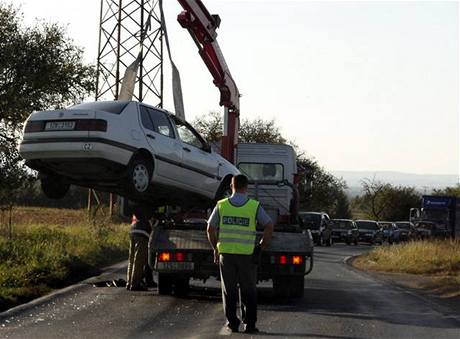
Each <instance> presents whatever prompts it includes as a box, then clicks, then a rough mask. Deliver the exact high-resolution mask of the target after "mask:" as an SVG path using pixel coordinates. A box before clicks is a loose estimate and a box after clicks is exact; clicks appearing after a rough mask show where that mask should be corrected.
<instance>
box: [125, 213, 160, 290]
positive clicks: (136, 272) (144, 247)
mask: <svg viewBox="0 0 460 339" xmlns="http://www.w3.org/2000/svg"><path fill="white" fill-rule="evenodd" d="M151 217H152V213H151V212H150V208H149V206H147V205H144V204H141V205H137V206H136V207H134V213H133V216H132V220H131V230H130V245H129V263H128V273H127V279H126V289H128V290H130V291H145V290H147V288H146V287H147V286H152V287H154V286H155V285H156V283H155V282H154V281H153V275H152V270H151V269H150V268H149V267H148V242H149V237H150V233H151V232H152V225H151V224H150V221H149V219H150V218H151ZM143 279H145V280H146V284H143Z"/></svg>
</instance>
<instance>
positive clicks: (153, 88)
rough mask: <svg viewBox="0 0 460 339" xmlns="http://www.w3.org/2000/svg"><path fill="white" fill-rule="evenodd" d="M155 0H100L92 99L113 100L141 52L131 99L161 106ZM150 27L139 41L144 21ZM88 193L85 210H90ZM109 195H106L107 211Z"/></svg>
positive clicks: (159, 34) (159, 39) (158, 16)
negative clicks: (129, 68)
mask: <svg viewBox="0 0 460 339" xmlns="http://www.w3.org/2000/svg"><path fill="white" fill-rule="evenodd" d="M159 2H160V1H159V0H150V1H149V0H101V7H100V25H99V47H98V55H97V79H96V101H98V100H117V99H118V95H119V94H120V88H121V82H122V79H123V74H124V72H125V70H126V68H127V67H128V66H129V65H130V64H131V63H132V62H133V61H134V60H135V59H136V58H137V57H138V55H139V53H140V51H141V53H142V54H141V59H140V64H139V72H138V74H137V78H136V86H135V90H134V95H133V99H134V100H137V101H140V102H142V101H144V100H146V101H148V103H149V104H151V105H154V106H157V107H163V34H164V33H163V26H162V22H161V12H160V5H159ZM150 15H151V18H150V20H151V21H150V30H149V31H148V33H147V34H146V36H145V39H144V40H143V46H142V48H141V46H140V42H141V36H142V35H143V33H144V29H145V26H146V22H147V20H148V18H149V16H150ZM92 195H93V194H91V192H90V193H89V194H88V209H89V210H90V209H91V200H92V199H91V196H92ZM112 207H113V196H112V194H110V213H111V211H112Z"/></svg>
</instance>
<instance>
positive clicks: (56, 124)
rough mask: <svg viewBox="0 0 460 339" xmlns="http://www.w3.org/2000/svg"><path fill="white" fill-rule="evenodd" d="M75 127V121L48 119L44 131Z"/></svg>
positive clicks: (65, 129)
mask: <svg viewBox="0 0 460 339" xmlns="http://www.w3.org/2000/svg"><path fill="white" fill-rule="evenodd" d="M74 128H75V121H50V122H47V123H46V125H45V131H71V130H73V129H74Z"/></svg>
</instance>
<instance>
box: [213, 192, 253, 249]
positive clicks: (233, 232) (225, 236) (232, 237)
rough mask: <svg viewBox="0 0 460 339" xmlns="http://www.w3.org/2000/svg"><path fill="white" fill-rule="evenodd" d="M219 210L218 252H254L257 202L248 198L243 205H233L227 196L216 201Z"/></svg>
mask: <svg viewBox="0 0 460 339" xmlns="http://www.w3.org/2000/svg"><path fill="white" fill-rule="evenodd" d="M217 208H218V211H219V239H218V242H217V250H218V251H219V253H228V254H247V255H250V254H252V253H253V252H254V245H255V241H256V224H257V220H256V218H257V210H258V208H259V202H258V201H256V200H253V199H249V200H248V201H247V202H246V203H245V204H244V205H243V206H239V207H236V206H233V205H232V203H231V202H230V201H229V199H228V198H226V199H223V200H220V201H218V202H217Z"/></svg>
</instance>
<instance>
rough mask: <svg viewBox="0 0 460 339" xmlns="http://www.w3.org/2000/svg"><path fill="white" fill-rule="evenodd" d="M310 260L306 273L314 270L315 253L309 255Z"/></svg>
mask: <svg viewBox="0 0 460 339" xmlns="http://www.w3.org/2000/svg"><path fill="white" fill-rule="evenodd" d="M309 258H310V260H309V263H310V264H309V267H308V269H307V270H306V271H305V273H304V275H308V274H310V273H311V271H312V270H313V253H312V254H311V255H310V256H309Z"/></svg>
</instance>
